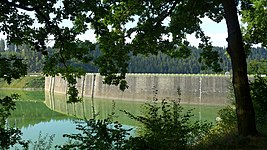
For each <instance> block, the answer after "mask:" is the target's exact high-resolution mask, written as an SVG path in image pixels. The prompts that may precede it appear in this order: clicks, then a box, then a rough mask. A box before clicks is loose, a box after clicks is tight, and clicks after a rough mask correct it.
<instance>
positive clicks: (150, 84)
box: [45, 74, 231, 105]
mask: <svg viewBox="0 0 267 150" xmlns="http://www.w3.org/2000/svg"><path fill="white" fill-rule="evenodd" d="M103 79H104V77H102V76H100V75H99V74H86V75H85V76H83V77H81V78H79V79H78V82H77V84H76V87H77V88H78V90H79V94H80V95H83V96H85V97H91V96H92V93H93V95H94V97H95V98H103V99H121V100H131V101H146V100H152V99H153V97H154V96H155V93H157V94H156V97H157V98H158V99H159V100H161V99H169V100H177V99H178V94H177V89H180V90H181V103H183V104H209V105H223V104H229V99H228V98H227V97H228V95H229V87H230V86H231V82H230V81H231V79H230V76H229V75H180V74H128V75H127V76H126V80H127V83H128V85H129V88H128V89H126V90H125V91H124V92H123V91H121V90H119V87H117V86H114V85H106V84H103ZM45 90H46V91H50V92H55V93H61V94H66V91H67V82H66V81H65V80H64V79H62V78H61V77H60V76H56V77H46V78H45Z"/></svg>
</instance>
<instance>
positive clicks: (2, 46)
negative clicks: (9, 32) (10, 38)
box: [0, 39, 6, 52]
mask: <svg viewBox="0 0 267 150" xmlns="http://www.w3.org/2000/svg"><path fill="white" fill-rule="evenodd" d="M5 48H6V45H5V40H4V39H1V40H0V52H5Z"/></svg>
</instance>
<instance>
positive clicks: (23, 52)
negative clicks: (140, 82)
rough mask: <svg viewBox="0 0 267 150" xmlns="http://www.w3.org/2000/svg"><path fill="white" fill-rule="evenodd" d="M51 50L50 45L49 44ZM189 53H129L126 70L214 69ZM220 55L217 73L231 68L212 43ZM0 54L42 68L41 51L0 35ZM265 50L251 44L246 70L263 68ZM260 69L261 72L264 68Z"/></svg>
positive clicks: (183, 71) (221, 50)
mask: <svg viewBox="0 0 267 150" xmlns="http://www.w3.org/2000/svg"><path fill="white" fill-rule="evenodd" d="M49 49H50V50H48V51H51V48H50V47H49ZM190 49H191V51H192V52H191V55H190V56H189V57H188V58H186V59H177V58H172V57H170V56H168V55H166V54H163V53H161V52H159V53H158V55H147V56H146V55H140V54H139V55H137V56H132V55H131V54H129V55H131V59H130V61H129V66H128V72H129V73H176V74H199V73H214V72H213V71H212V70H211V69H210V68H207V67H205V66H203V65H202V64H201V63H199V61H198V60H199V57H200V53H201V50H200V49H198V48H196V47H190ZM214 49H215V50H216V51H218V53H219V55H220V57H221V59H222V60H221V62H222V63H221V67H222V69H223V71H222V72H221V73H225V72H230V71H231V62H230V59H229V56H228V55H227V53H226V49H225V48H223V47H214ZM0 53H1V56H9V55H16V56H19V57H20V58H21V59H23V60H24V61H25V62H26V64H27V65H28V72H29V73H40V72H41V71H42V68H43V63H44V60H45V56H43V55H42V54H41V53H39V52H36V51H32V50H31V48H30V47H29V46H28V45H20V46H16V45H13V44H11V45H7V44H6V43H5V41H4V39H0ZM100 55H101V52H100V50H99V49H98V47H96V50H94V51H92V58H97V57H98V56H100ZM266 60H267V50H266V49H264V48H260V47H258V48H252V49H251V51H250V53H249V55H248V57H247V62H248V73H255V66H256V67H257V68H260V70H265V71H266V70H267V62H266ZM72 64H73V65H75V66H77V67H83V68H85V69H86V71H87V72H98V68H97V67H96V66H94V65H93V63H92V62H91V63H88V64H79V63H77V62H76V61H73V63H72ZM265 71H262V72H265Z"/></svg>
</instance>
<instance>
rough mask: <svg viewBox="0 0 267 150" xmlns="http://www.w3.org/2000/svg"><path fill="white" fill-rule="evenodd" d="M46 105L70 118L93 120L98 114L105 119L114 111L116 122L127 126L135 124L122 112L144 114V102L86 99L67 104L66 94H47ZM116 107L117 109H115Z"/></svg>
mask: <svg viewBox="0 0 267 150" xmlns="http://www.w3.org/2000/svg"><path fill="white" fill-rule="evenodd" d="M45 104H46V105H47V106H48V107H49V108H50V109H52V110H54V111H57V112H60V113H63V114H67V115H70V116H75V117H78V118H81V119H83V118H86V119H91V118H93V117H94V114H96V118H97V119H105V118H107V117H108V115H109V114H111V113H112V112H113V111H114V112H115V118H114V120H115V121H120V122H121V123H124V124H127V125H135V122H134V121H133V120H131V119H130V118H129V117H127V116H126V115H125V114H124V113H123V112H121V111H120V110H127V111H128V112H130V113H133V114H135V115H140V114H141V112H142V105H143V104H144V102H131V101H124V100H116V101H115V102H113V101H112V100H110V99H108V100H103V99H94V102H92V99H90V98H84V99H83V101H82V102H80V103H75V104H72V103H67V95H66V94H57V93H52V92H46V93H45ZM114 105H115V109H113V108H114V107H113V106H114Z"/></svg>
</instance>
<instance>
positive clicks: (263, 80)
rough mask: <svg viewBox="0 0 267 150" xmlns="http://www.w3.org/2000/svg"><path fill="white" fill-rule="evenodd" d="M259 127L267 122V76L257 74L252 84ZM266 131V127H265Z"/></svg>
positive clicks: (252, 94)
mask: <svg viewBox="0 0 267 150" xmlns="http://www.w3.org/2000/svg"><path fill="white" fill-rule="evenodd" d="M250 88H251V96H252V100H253V105H254V109H255V114H256V122H257V126H258V128H262V127H264V125H265V127H266V124H267V77H260V76H255V80H254V82H252V83H251V84H250ZM265 132H266V129H265Z"/></svg>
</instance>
